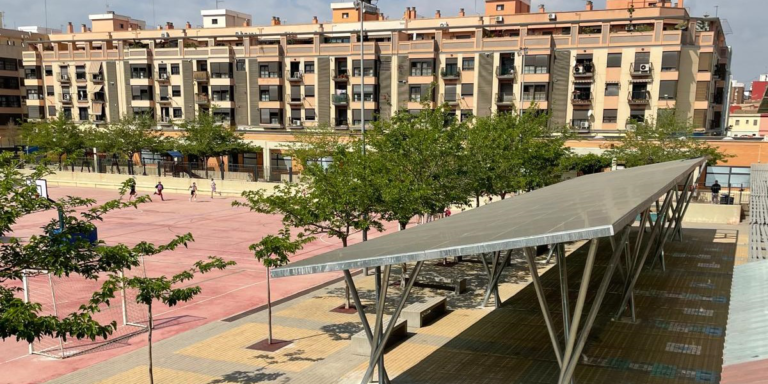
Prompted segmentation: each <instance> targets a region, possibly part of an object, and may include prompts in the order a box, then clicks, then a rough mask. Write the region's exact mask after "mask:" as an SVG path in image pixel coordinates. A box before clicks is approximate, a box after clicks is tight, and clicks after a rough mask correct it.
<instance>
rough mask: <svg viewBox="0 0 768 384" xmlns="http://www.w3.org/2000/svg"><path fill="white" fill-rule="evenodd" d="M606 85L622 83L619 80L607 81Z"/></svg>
mask: <svg viewBox="0 0 768 384" xmlns="http://www.w3.org/2000/svg"><path fill="white" fill-rule="evenodd" d="M605 83H606V84H620V83H621V81H619V80H606V81H605Z"/></svg>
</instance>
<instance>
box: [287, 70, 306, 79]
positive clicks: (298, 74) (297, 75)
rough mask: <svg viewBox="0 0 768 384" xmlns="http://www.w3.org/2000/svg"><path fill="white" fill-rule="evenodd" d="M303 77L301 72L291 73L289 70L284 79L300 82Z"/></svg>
mask: <svg viewBox="0 0 768 384" xmlns="http://www.w3.org/2000/svg"><path fill="white" fill-rule="evenodd" d="M303 77H304V74H302V73H301V71H295V72H291V70H288V71H287V72H286V74H285V78H286V79H288V81H301V79H302V78H303Z"/></svg>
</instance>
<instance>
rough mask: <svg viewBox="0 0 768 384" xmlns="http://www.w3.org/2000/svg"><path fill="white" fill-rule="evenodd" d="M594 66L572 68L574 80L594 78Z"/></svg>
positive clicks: (584, 65)
mask: <svg viewBox="0 0 768 384" xmlns="http://www.w3.org/2000/svg"><path fill="white" fill-rule="evenodd" d="M594 70H595V66H594V65H593V64H592V63H591V62H589V63H582V64H576V65H574V66H573V77H574V78H577V79H578V78H582V79H583V78H592V77H593V76H594Z"/></svg>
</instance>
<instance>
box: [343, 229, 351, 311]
mask: <svg viewBox="0 0 768 384" xmlns="http://www.w3.org/2000/svg"><path fill="white" fill-rule="evenodd" d="M341 246H342V247H343V248H346V247H347V238H346V237H342V238H341ZM344 294H345V296H346V298H347V299H346V300H345V301H344V309H350V308H352V304H351V302H350V299H349V284H347V283H346V281H345V282H344Z"/></svg>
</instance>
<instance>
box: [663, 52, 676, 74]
mask: <svg viewBox="0 0 768 384" xmlns="http://www.w3.org/2000/svg"><path fill="white" fill-rule="evenodd" d="M679 63H680V52H677V51H675V52H664V53H663V54H662V56H661V70H662V72H675V71H677V68H678V66H679Z"/></svg>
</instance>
